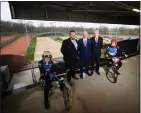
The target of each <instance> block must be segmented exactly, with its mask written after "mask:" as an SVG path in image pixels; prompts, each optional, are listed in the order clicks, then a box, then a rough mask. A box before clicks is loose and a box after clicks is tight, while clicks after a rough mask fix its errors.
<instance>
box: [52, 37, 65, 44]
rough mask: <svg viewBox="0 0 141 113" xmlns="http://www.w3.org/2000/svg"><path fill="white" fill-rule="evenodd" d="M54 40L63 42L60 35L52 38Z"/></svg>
mask: <svg viewBox="0 0 141 113" xmlns="http://www.w3.org/2000/svg"><path fill="white" fill-rule="evenodd" d="M54 40H55V41H58V42H61V43H62V42H63V39H62V38H60V37H57V38H54Z"/></svg>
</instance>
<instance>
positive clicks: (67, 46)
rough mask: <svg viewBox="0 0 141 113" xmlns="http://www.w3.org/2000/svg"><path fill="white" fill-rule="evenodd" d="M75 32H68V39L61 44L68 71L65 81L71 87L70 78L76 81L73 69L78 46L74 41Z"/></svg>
mask: <svg viewBox="0 0 141 113" xmlns="http://www.w3.org/2000/svg"><path fill="white" fill-rule="evenodd" d="M75 37H76V33H75V31H73V30H72V31H70V38H69V39H66V40H64V41H63V43H62V47H61V52H62V54H63V59H64V61H65V67H66V69H67V70H68V72H67V81H68V83H69V84H70V85H71V86H72V83H71V77H72V78H74V79H76V80H78V78H77V77H76V76H75V69H76V65H77V58H78V44H77V40H76V39H75Z"/></svg>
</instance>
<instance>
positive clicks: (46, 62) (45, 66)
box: [38, 51, 56, 109]
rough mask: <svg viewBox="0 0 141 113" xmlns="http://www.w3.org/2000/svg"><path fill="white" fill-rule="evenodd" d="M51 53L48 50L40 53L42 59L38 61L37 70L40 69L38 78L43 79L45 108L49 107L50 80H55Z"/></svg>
mask: <svg viewBox="0 0 141 113" xmlns="http://www.w3.org/2000/svg"><path fill="white" fill-rule="evenodd" d="M53 64H54V63H53V61H52V54H51V52H50V51H44V53H43V55H42V60H40V61H39V64H38V66H39V70H40V80H41V79H42V80H45V86H44V88H43V89H44V105H45V108H46V109H49V108H50V102H49V90H50V88H51V87H52V84H51V83H52V81H55V80H56V77H55V75H54V72H52V65H53Z"/></svg>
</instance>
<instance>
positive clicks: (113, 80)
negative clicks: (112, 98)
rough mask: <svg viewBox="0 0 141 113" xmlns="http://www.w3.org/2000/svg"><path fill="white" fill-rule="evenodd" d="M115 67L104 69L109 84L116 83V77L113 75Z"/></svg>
mask: <svg viewBox="0 0 141 113" xmlns="http://www.w3.org/2000/svg"><path fill="white" fill-rule="evenodd" d="M115 70H116V69H115V67H114V66H111V67H107V69H106V77H107V79H108V80H109V81H110V82H111V83H116V82H117V77H116V73H115Z"/></svg>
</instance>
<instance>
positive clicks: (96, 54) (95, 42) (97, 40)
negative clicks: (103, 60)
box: [91, 30, 103, 75]
mask: <svg viewBox="0 0 141 113" xmlns="http://www.w3.org/2000/svg"><path fill="white" fill-rule="evenodd" d="M91 42H92V48H91V53H92V54H91V55H92V56H91V58H92V59H91V60H92V61H91V63H92V64H91V67H92V69H91V70H92V71H91V74H93V71H94V68H93V67H94V63H95V64H96V67H95V71H96V73H97V74H98V75H100V72H99V64H100V56H101V48H102V45H103V38H102V37H100V35H99V30H96V31H95V32H94V36H93V37H92V38H91Z"/></svg>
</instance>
